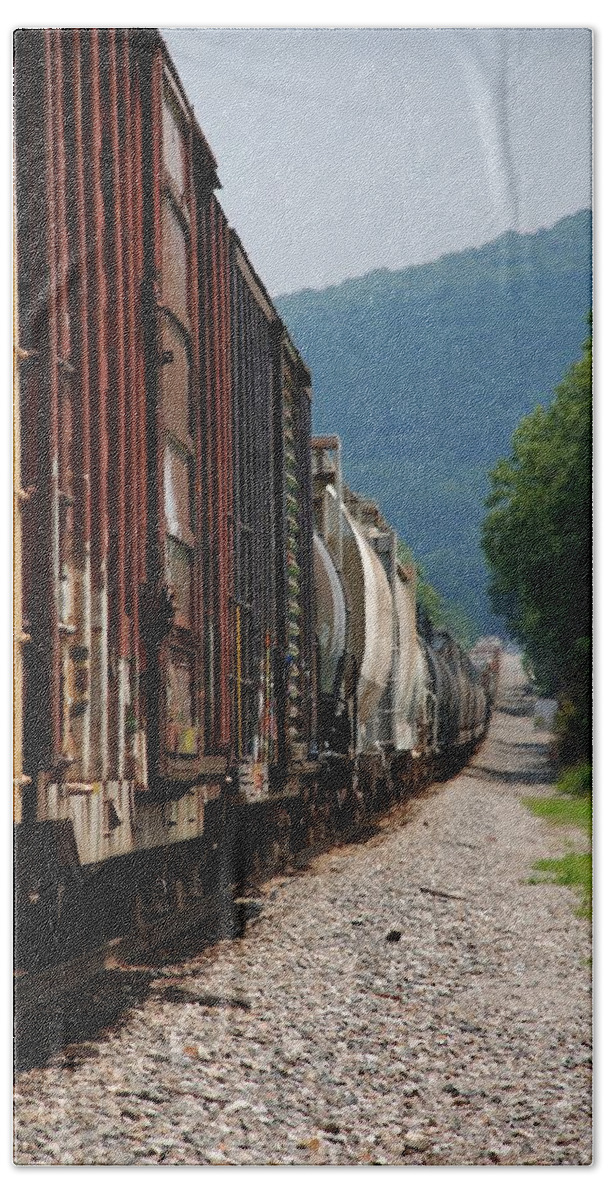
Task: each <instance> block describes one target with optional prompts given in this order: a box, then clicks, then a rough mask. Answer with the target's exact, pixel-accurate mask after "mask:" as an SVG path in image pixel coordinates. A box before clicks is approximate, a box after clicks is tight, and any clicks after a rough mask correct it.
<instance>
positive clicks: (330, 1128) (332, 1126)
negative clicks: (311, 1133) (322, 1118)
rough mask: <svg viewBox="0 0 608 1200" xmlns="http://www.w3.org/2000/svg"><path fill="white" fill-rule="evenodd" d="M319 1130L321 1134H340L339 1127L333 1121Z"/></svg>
mask: <svg viewBox="0 0 608 1200" xmlns="http://www.w3.org/2000/svg"><path fill="white" fill-rule="evenodd" d="M321 1129H322V1130H323V1133H332V1134H337V1133H339V1132H340V1126H339V1125H336V1123H335V1121H327V1122H326V1124H325V1125H322V1126H321Z"/></svg>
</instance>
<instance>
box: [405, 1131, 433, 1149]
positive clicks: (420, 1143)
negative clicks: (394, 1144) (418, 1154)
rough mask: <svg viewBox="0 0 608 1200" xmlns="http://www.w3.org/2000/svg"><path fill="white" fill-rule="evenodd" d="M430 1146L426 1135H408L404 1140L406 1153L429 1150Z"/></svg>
mask: <svg viewBox="0 0 608 1200" xmlns="http://www.w3.org/2000/svg"><path fill="white" fill-rule="evenodd" d="M430 1144H431V1143H430V1142H429V1139H428V1138H427V1137H426V1135H425V1134H424V1133H415V1132H412V1133H406V1135H405V1137H404V1139H403V1150H404V1153H407V1152H408V1151H410V1150H428V1148H429V1146H430Z"/></svg>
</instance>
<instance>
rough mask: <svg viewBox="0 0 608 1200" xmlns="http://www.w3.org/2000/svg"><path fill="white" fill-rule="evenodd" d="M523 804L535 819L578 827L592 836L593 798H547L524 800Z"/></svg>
mask: <svg viewBox="0 0 608 1200" xmlns="http://www.w3.org/2000/svg"><path fill="white" fill-rule="evenodd" d="M523 804H524V807H525V808H527V809H529V811H530V812H531V813H534V816H535V817H544V818H545V820H546V821H550V822H551V824H552V825H576V826H577V827H578V828H579V829H584V830H585V831H586V832H587V833H588V834H589V835H591V796H547V797H546V798H544V799H533V800H524V801H523Z"/></svg>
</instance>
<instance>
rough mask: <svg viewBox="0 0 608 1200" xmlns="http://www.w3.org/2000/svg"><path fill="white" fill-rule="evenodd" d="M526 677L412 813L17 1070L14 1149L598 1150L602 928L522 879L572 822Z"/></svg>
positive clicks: (540, 1154) (286, 1155) (221, 1156)
mask: <svg viewBox="0 0 608 1200" xmlns="http://www.w3.org/2000/svg"><path fill="white" fill-rule="evenodd" d="M522 682H523V681H522V678H521V674H520V672H519V664H518V661H517V660H516V659H514V658H507V659H506V660H505V662H504V666H503V673H502V684H501V693H500V700H499V709H498V711H497V712H496V714H495V716H494V719H493V722H492V727H491V731H490V736H489V738H488V740H487V742H486V744H485V746H484V747H483V748H482V750H481V751H480V753H479V754H478V755H477V757H476V758H475V760H473V761H472V762H471V764H470V765H469V767H468V768H467V769H466V770H465V771H463V772H462V774H461V775H459V776H458V777H457V778H456V779H453V780H452V781H450V782H448V783H444V784H440V785H436V786H435V787H434V788H432V789H431V790H430V791H428V792H427V793H426V794H425V795H424V796H421V797H419V798H418V799H417V800H416V801H415V802H413V804H412V805H411V807H410V808H409V810H408V812H407V819H405V818H404V817H403V816H402V817H401V823H400V825H397V827H395V826H394V825H393V826H392V827H391V826H390V825H389V824H388V823H387V826H386V828H385V829H384V830H383V831H381V832H380V833H379V834H378V835H377V836H376V837H374V838H373V839H372V840H371V841H369V842H367V843H365V844H359V845H355V846H349V847H347V848H345V849H343V850H338V851H334V852H332V853H331V854H327V855H324V856H323V857H322V858H319V859H317V860H316V861H315V862H314V863H313V864H312V867H311V868H310V869H309V870H308V871H307V872H305V873H304V874H302V875H300V876H296V877H292V878H289V879H287V880H275V881H273V883H272V884H271V885H270V886H269V887H268V888H267V889H266V894H265V895H264V896H263V897H262V902H263V908H262V912H261V915H260V916H259V917H258V918H257V920H256V921H255V922H254V923H253V924H251V925H250V926H249V928H248V931H247V934H246V936H245V937H244V938H243V939H242V940H240V941H237V942H234V943H231V944H229V945H226V944H224V945H222V946H218V947H214V948H213V949H212V950H207V951H205V952H204V953H203V954H201V955H200V956H199V957H197V958H195V959H190V960H189V961H188V962H187V963H186V964H180V965H179V966H176V967H171V968H164V969H162V970H160V971H156V972H154V975H153V977H152V978H151V980H150V982H149V984H148V985H147V994H146V996H145V998H143V999H142V1000H141V1001H140V1003H139V1004H138V1005H136V1006H135V1007H133V1008H131V1010H130V1011H129V1012H128V1013H127V1016H126V1018H125V1020H124V1022H123V1023H122V1024H121V1025H116V1026H115V1027H114V1028H113V1029H111V1030H110V1031H108V1032H107V1033H106V1035H105V1037H104V1038H99V1039H98V1040H96V1041H93V1042H89V1043H86V1044H84V1045H81V1046H80V1047H68V1049H67V1051H66V1053H65V1054H64V1055H63V1057H62V1058H58V1059H55V1060H52V1061H51V1062H50V1063H49V1064H48V1065H46V1066H44V1067H37V1068H33V1069H30V1070H26V1071H23V1072H21V1073H20V1074H19V1076H18V1079H17V1122H16V1132H17V1138H16V1161H17V1162H18V1163H64V1164H67V1163H86V1164H92V1163H107V1164H110V1163H113V1164H132V1163H154V1162H164V1163H190V1164H196V1163H211V1164H219V1163H227V1164H269V1163H278V1164H281V1163H292V1164H296V1163H302V1164H315V1163H316V1164H323V1163H334V1164H356V1163H380V1164H396V1163H399V1164H404V1163H427V1164H475V1163H479V1164H483V1163H487V1164H491V1163H507V1164H508V1163H512V1164H516V1163H518V1164H522V1163H537V1164H553V1163H578V1164H582V1163H588V1162H589V1161H590V1157H591V1115H590V1106H591V994H590V968H589V962H590V937H589V927H588V924H587V923H585V922H584V921H582V920H580V919H579V918H577V917H576V916H575V914H574V908H575V903H576V902H575V899H574V898H573V895H572V893H571V892H569V891H568V890H566V889H564V888H558V887H555V886H553V885H549V884H541V885H538V886H535V887H531V886H529V885H528V883H527V882H526V881H527V879H528V877H529V874H530V868H531V864H532V862H533V861H534V859H536V858H539V857H543V856H551V855H553V854H555V853H556V852H557V853H559V852H560V848H561V847H563V845H564V841H565V839H566V838H568V837H570V833H569V832H568V833H566V834H565V833H564V831H563V830H561V831H560V830H555V829H553V828H552V827H551V826H549V825H547V824H546V822H544V821H541V820H538V819H537V818H535V817H533V816H532V815H531V814H529V813H528V812H527V810H525V809H524V808H523V807H522V806H521V803H520V799H521V798H522V797H525V796H531V795H542V794H546V793H547V792H548V791H549V788H548V786H547V782H546V781H547V778H548V773H547V770H546V740H547V739H546V735H543V734H541V733H539V732H537V731H536V730H535V729H534V727H533V722H532V720H531V718H530V716H528V715H526V703H525V696H524V694H523V693H522V691H521V684H522ZM528 707H529V706H528ZM572 839H573V840H574V842H575V843H576V839H577V834H576V833H575V832H574V833H572ZM387 934H388V935H389V937H388V938H387Z"/></svg>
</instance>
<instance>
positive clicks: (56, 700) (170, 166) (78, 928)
mask: <svg viewBox="0 0 608 1200" xmlns="http://www.w3.org/2000/svg"><path fill="white" fill-rule="evenodd" d="M15 45H16V54H15V188H16V221H15V266H16V284H15V314H16V316H15V325H16V333H15V344H16V350H15V363H16V366H15V431H16V434H15V439H16V440H15V446H16V451H15V522H14V527H15V622H16V626H15V637H16V650H15V697H16V706H15V784H14V795H15V848H16V889H15V895H16V967H17V970H18V972H19V973H21V974H27V973H28V972H29V973H31V972H40V971H43V970H45V969H46V970H51V969H52V968H54V967H56V966H57V964H60V963H64V962H66V961H79V960H80V958H81V957H82V956H86V955H87V954H89V953H90V952H91V951H92V950H94V949H99V948H103V947H108V946H113V947H116V946H117V944H119V943H120V944H121V945H123V946H127V945H129V946H131V950H132V952H133V953H136V952H146V953H148V952H149V950H150V947H151V945H152V944H153V943H155V941H156V940H159V939H160V940H167V939H169V938H171V937H177V936H179V934H180V931H181V930H183V929H184V928H185V927H187V926H194V927H196V928H199V929H203V930H204V931H205V934H206V936H208V937H209V938H210V939H213V938H218V937H222V936H226V935H229V934H230V933H231V932H232V931H233V930H234V921H235V917H234V904H233V900H234V897H235V895H238V894H239V892H240V891H242V889H243V887H244V886H246V885H247V883H248V882H251V881H252V880H254V879H256V878H259V876H260V875H262V874H267V875H268V874H271V873H273V872H276V871H278V870H282V869H285V867H286V866H288V865H289V864H293V863H296V864H297V863H301V862H303V861H305V859H306V857H307V856H309V855H310V854H312V853H314V852H316V851H318V850H319V848H321V847H326V846H328V845H329V844H331V843H332V842H335V841H336V840H338V839H340V838H343V837H345V836H351V835H352V834H353V833H354V832H355V831H356V830H357V829H359V828H360V827H361V826H363V825H365V824H366V823H368V822H369V820H370V818H371V817H372V816H373V814H374V813H375V812H377V811H378V810H381V809H382V808H386V806H387V805H389V804H391V803H393V802H395V801H396V800H398V799H402V798H404V797H406V796H407V795H408V794H409V792H410V791H411V790H412V789H413V788H414V787H416V786H419V785H420V783H421V782H423V781H424V780H426V779H429V778H431V777H432V775H433V774H434V773H435V774H436V773H437V772H438V771H439V770H446V769H450V770H453V769H456V768H457V767H458V766H459V765H460V764H461V763H463V762H464V761H465V759H466V757H467V756H468V755H469V754H470V753H471V752H472V750H473V749H474V747H475V746H476V745H477V744H478V743H479V741H480V739H481V738H482V737H483V735H484V733H485V730H486V728H487V723H488V719H489V715H490V709H491V699H492V689H491V686H490V680H491V678H493V676H492V669H493V668H488V664H487V656H485V657H484V654H483V653H481V657H480V658H479V660H478V662H477V664H476V665H474V664H473V662H472V661H471V659H470V658H467V656H466V655H465V654H464V653H463V651H462V650H461V649H460V647H459V646H458V645H457V644H456V642H455V641H454V639H453V638H452V637H451V636H450V635H449V634H448V633H446V632H442V631H436V630H430V631H429V630H428V629H427V630H426V635H425V636H422V633H421V631H420V629H419V625H418V622H417V613H416V576H415V571H414V569H413V568H411V567H403V566H402V565H401V564H400V563H399V562H398V560H397V553H396V550H397V535H396V532H395V530H393V529H392V528H391V526H390V525H389V524H388V522H387V521H386V520H385V518H384V517H383V515H382V514H381V512H380V511H379V509H378V507H377V506H376V505H375V504H374V503H373V502H371V501H369V500H367V499H365V498H364V497H361V496H359V495H357V494H355V493H354V492H352V491H350V490H349V489H348V487H347V486H346V485H345V483H344V481H343V478H342V470H341V461H340V443H339V440H338V439H337V438H313V439H311V415H310V409H311V377H310V373H309V371H308V369H307V367H306V365H305V363H304V362H303V361H302V358H301V356H300V354H299V353H298V350H297V348H296V347H295V346H294V344H293V341H292V339H291V337H290V335H289V332H288V330H287V329H286V328H285V325H284V324H283V322H282V320H281V318H280V316H279V314H278V313H277V311H276V309H275V307H274V305H273V303H272V300H271V298H270V297H269V295H268V293H267V291H266V289H265V287H264V285H263V283H262V281H261V280H260V278H259V277H258V275H257V273H256V271H255V269H254V267H253V265H252V263H251V262H250V260H249V258H248V255H247V253H246V251H245V249H244V247H243V246H242V244H241V242H240V240H239V238H238V236H237V234H236V233H235V231H234V230H233V229H232V228H231V227H230V226H229V224H228V222H227V220H226V217H225V215H224V213H223V211H222V208H221V206H220V203H219V201H218V199H217V196H216V191H217V189H218V187H219V180H218V176H217V164H216V161H215V159H214V156H213V154H212V152H211V149H210V148H209V145H208V143H207V141H206V139H205V137H204V135H203V133H202V131H201V129H200V128H199V125H198V123H197V121H196V118H195V116H194V113H193V110H192V107H191V105H190V104H189V101H188V98H187V96H186V95H185V93H184V90H183V88H182V85H181V83H180V80H179V78H178V75H177V72H176V70H175V68H174V65H173V63H172V61H171V58H170V56H169V53H168V51H167V49H166V47H165V45H164V43H163V41H162V39H161V37H160V35H159V34H158V33H156V32H154V31H143V30H127V29H121V30H111V29H104V30H94V29H93V30H81V29H75V30H57V29H55V30H28V31H19V32H18V33H17V35H16V43H15ZM484 671H485V675H484ZM133 947H135V949H133ZM137 947H139V951H137Z"/></svg>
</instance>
